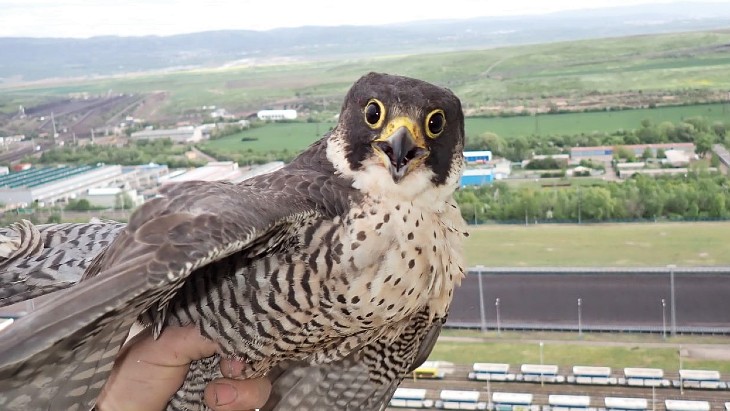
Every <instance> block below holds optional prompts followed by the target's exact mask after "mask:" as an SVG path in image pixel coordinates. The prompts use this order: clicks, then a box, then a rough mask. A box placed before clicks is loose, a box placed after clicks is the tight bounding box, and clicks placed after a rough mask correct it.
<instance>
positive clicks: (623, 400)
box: [603, 397, 649, 411]
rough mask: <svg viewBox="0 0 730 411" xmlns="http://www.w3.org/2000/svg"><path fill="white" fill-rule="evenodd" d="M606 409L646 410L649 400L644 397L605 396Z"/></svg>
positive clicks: (618, 410) (619, 410)
mask: <svg viewBox="0 0 730 411" xmlns="http://www.w3.org/2000/svg"><path fill="white" fill-rule="evenodd" d="M603 401H604V404H605V405H606V411H646V410H647V409H648V407H649V401H647V399H646V398H629V397H605V398H604V399H603Z"/></svg>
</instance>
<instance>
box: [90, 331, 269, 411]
mask: <svg viewBox="0 0 730 411" xmlns="http://www.w3.org/2000/svg"><path fill="white" fill-rule="evenodd" d="M217 349H218V346H217V345H216V344H215V343H214V342H213V341H211V340H208V339H206V338H204V337H203V336H201V335H200V333H199V332H198V331H197V329H196V328H195V327H166V328H165V329H164V331H163V332H162V334H161V335H160V337H159V338H158V339H154V338H153V337H152V332H151V330H150V329H149V328H148V329H146V330H143V331H141V332H140V333H139V334H137V335H136V336H134V337H133V338H132V339H130V340H129V341H128V342H127V343H126V344H125V345H124V347H123V348H122V350H121V352H120V353H119V356H118V357H117V360H116V362H115V364H114V369H113V370H112V373H111V375H110V376H109V379H108V380H107V382H106V384H105V385H104V388H102V391H101V394H100V395H99V397H98V398H97V405H96V409H97V410H98V411H161V410H164V409H165V407H166V405H167V402H168V401H169V399H170V397H172V395H173V394H174V393H175V392H176V391H177V390H178V388H180V386H181V385H182V383H183V381H184V380H185V375H186V374H187V372H188V368H189V367H190V363H191V362H192V361H195V360H199V359H202V358H206V357H210V356H212V355H214V354H215V353H216V352H217ZM220 368H221V372H222V374H223V376H224V377H223V378H219V379H216V380H214V381H212V382H211V383H209V384H208V385H207V386H206V388H205V403H206V404H207V405H208V407H210V408H211V409H213V410H215V411H239V410H249V409H255V408H260V407H262V406H263V405H264V403H265V402H266V400H267V399H268V397H269V393H270V391H271V384H270V383H269V381H268V380H267V379H265V378H258V379H247V380H243V379H236V378H237V377H239V378H240V376H241V372H242V370H243V368H244V364H243V363H242V362H241V361H238V360H235V359H222V360H221V362H220Z"/></svg>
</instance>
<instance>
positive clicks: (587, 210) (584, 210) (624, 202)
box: [456, 171, 730, 224]
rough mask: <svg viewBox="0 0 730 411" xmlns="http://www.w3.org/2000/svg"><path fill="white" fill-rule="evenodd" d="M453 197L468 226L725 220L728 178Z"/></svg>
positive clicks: (486, 190) (480, 190)
mask: <svg viewBox="0 0 730 411" xmlns="http://www.w3.org/2000/svg"><path fill="white" fill-rule="evenodd" d="M456 198H457V201H458V202H459V204H460V206H461V212H462V215H463V217H464V219H465V220H466V221H468V222H470V223H486V222H494V221H496V222H525V223H530V224H531V223H535V222H551V221H553V222H588V221H611V220H656V219H669V220H682V219H687V220H695V219H726V218H730V179H729V178H728V177H726V176H723V175H720V174H717V173H707V172H704V171H692V172H689V173H688V174H687V175H686V176H673V177H671V176H662V177H657V178H654V177H647V176H644V175H640V174H637V175H635V176H633V177H632V178H630V179H628V180H626V181H623V182H605V183H602V184H600V185H593V186H582V187H556V188H554V189H553V188H547V187H535V186H510V185H508V184H505V183H503V182H496V183H494V184H493V185H488V186H481V187H474V188H464V189H461V190H459V191H457V193H456Z"/></svg>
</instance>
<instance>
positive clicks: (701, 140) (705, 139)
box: [694, 133, 714, 158]
mask: <svg viewBox="0 0 730 411" xmlns="http://www.w3.org/2000/svg"><path fill="white" fill-rule="evenodd" d="M694 143H695V152H696V153H697V154H698V155H699V156H700V157H702V158H705V156H706V155H707V153H709V152H710V151H711V150H712V144H713V143H714V139H713V137H712V136H711V135H710V134H708V133H699V134H697V135H696V136H695V139H694Z"/></svg>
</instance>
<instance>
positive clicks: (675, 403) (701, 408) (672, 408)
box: [664, 400, 710, 411]
mask: <svg viewBox="0 0 730 411" xmlns="http://www.w3.org/2000/svg"><path fill="white" fill-rule="evenodd" d="M664 406H665V407H666V410H667V411H710V403H709V401H689V400H664Z"/></svg>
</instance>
